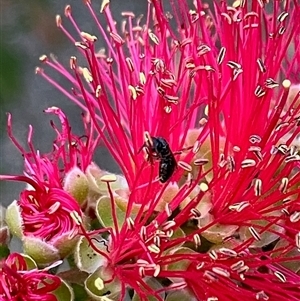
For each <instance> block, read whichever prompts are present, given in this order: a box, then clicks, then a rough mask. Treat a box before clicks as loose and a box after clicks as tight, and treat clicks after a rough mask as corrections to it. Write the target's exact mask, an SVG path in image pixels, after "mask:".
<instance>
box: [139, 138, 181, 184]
mask: <svg viewBox="0 0 300 301" xmlns="http://www.w3.org/2000/svg"><path fill="white" fill-rule="evenodd" d="M151 140H152V141H147V142H145V143H144V145H143V146H142V148H143V147H145V148H146V152H147V154H148V161H150V162H151V163H153V160H154V159H156V160H159V180H160V182H161V183H165V182H167V181H168V180H169V179H170V178H171V176H172V175H173V173H174V171H175V169H176V168H177V162H176V160H175V157H174V154H173V153H172V151H171V149H170V146H169V144H168V142H167V141H166V139H164V138H162V137H151Z"/></svg>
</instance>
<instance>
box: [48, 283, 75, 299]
mask: <svg viewBox="0 0 300 301" xmlns="http://www.w3.org/2000/svg"><path fill="white" fill-rule="evenodd" d="M53 294H54V295H55V296H56V297H57V300H58V301H73V300H74V292H73V289H72V287H71V286H69V285H68V284H67V283H66V282H65V281H64V280H62V281H61V285H60V287H59V288H57V289H56V290H55V291H54V292H53Z"/></svg>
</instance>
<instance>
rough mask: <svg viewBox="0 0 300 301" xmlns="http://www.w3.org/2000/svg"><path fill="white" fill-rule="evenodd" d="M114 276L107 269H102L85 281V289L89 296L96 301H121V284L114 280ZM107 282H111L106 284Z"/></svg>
mask: <svg viewBox="0 0 300 301" xmlns="http://www.w3.org/2000/svg"><path fill="white" fill-rule="evenodd" d="M112 277H113V274H112V273H111V272H110V270H109V269H108V268H107V267H100V268H99V269H98V270H97V271H95V272H94V273H93V274H91V275H90V276H89V277H88V278H87V279H86V281H85V289H86V291H87V293H88V295H89V296H91V297H92V298H93V299H95V300H100V301H104V300H113V301H119V300H120V292H121V283H120V281H119V280H117V279H113V280H112V281H110V280H111V279H112ZM105 281H110V282H106V283H105Z"/></svg>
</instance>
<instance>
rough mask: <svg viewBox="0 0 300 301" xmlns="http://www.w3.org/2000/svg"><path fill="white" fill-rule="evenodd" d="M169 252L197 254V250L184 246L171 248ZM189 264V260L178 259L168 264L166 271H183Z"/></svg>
mask: <svg viewBox="0 0 300 301" xmlns="http://www.w3.org/2000/svg"><path fill="white" fill-rule="evenodd" d="M170 254H197V252H195V251H193V250H191V249H189V248H186V247H180V248H177V249H176V250H172V251H171V252H170ZM190 264H191V261H190V260H188V259H184V260H178V261H176V262H174V263H171V264H169V265H168V268H167V269H168V271H185V270H186V269H187V268H188V266H189V265H190ZM174 282H177V281H174Z"/></svg>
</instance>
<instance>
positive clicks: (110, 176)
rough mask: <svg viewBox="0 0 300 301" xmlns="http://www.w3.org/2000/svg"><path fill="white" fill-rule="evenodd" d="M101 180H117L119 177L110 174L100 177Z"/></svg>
mask: <svg viewBox="0 0 300 301" xmlns="http://www.w3.org/2000/svg"><path fill="white" fill-rule="evenodd" d="M100 181H101V182H107V183H109V182H116V181H117V177H116V175H114V174H108V175H104V176H102V177H101V178H100Z"/></svg>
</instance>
